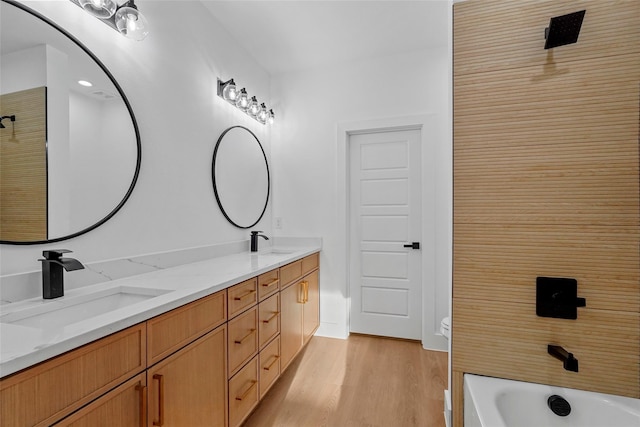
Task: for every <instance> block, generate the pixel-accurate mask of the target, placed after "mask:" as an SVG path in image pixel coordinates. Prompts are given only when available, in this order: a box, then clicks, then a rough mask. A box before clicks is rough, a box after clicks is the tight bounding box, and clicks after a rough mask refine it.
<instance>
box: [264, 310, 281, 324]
mask: <svg viewBox="0 0 640 427" xmlns="http://www.w3.org/2000/svg"><path fill="white" fill-rule="evenodd" d="M278 314H280V312H279V311H274V312H273V316H271V317H269V318H268V319H267V320H263V321H262V323H269V322H271V321H272V320H273V319H275V318H276V317H278Z"/></svg>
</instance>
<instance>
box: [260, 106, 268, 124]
mask: <svg viewBox="0 0 640 427" xmlns="http://www.w3.org/2000/svg"><path fill="white" fill-rule="evenodd" d="M268 117H269V112H268V111H267V106H266V105H264V103H262V104H261V105H260V111H259V112H258V121H259V122H260V123H267V118H268Z"/></svg>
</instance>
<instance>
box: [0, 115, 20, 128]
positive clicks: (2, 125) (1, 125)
mask: <svg viewBox="0 0 640 427" xmlns="http://www.w3.org/2000/svg"><path fill="white" fill-rule="evenodd" d="M4 119H9V120H11V121H12V122H15V121H16V116H14V115H11V116H2V117H0V129H4V128H6V126H5V125H4V123H2V121H3V120H4Z"/></svg>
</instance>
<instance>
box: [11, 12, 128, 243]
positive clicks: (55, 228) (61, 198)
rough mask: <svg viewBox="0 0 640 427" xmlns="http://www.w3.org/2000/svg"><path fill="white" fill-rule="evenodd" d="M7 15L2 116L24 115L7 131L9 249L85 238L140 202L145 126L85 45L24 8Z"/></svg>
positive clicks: (112, 79)
mask: <svg viewBox="0 0 640 427" xmlns="http://www.w3.org/2000/svg"><path fill="white" fill-rule="evenodd" d="M0 7H1V9H0V20H1V22H0V114H1V115H15V122H8V121H7V123H6V125H5V128H3V129H0V142H1V151H0V162H1V164H0V173H1V176H0V207H1V211H0V242H1V243H11V244H33V243H43V242H51V241H59V240H63V239H67V238H70V237H75V236H77V235H80V234H83V233H86V232H87V231H89V230H92V229H94V228H95V227H97V226H99V225H101V224H102V223H104V222H105V221H106V220H107V219H109V218H110V217H111V216H113V215H114V214H115V213H116V212H117V211H118V210H119V209H120V207H121V206H122V205H123V204H124V202H125V201H126V200H127V198H128V197H129V195H130V194H131V191H132V190H133V187H134V185H135V182H136V180H137V177H138V171H139V166H140V159H141V152H140V151H141V150H140V139H139V134H138V128H137V124H136V122H135V118H134V116H133V112H132V111H131V108H130V106H129V103H128V101H127V99H126V97H125V96H124V93H123V92H122V90H121V89H120V87H119V86H118V84H117V82H116V81H115V80H114V78H113V76H112V75H111V74H110V73H109V71H108V70H107V69H106V68H105V67H104V65H103V64H102V63H101V62H100V61H99V60H98V59H97V58H96V57H95V56H94V55H93V54H92V53H91V52H90V51H88V50H87V49H86V47H84V46H83V45H82V44H81V43H80V42H79V41H77V40H76V39H74V38H73V37H72V36H71V35H69V34H68V33H66V32H65V31H64V30H62V29H61V28H60V27H58V26H57V25H55V24H54V23H52V22H49V21H48V20H46V19H45V18H44V17H42V16H40V15H39V14H37V13H36V12H34V11H31V10H30V9H28V8H26V7H25V6H22V5H20V4H19V3H17V2H14V1H10V0H2V2H1V3H0ZM79 81H83V83H79ZM3 124H4V123H3Z"/></svg>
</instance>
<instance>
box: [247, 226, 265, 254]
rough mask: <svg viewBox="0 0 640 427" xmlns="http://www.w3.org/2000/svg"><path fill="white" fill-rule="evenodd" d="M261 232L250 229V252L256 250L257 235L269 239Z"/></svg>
mask: <svg viewBox="0 0 640 427" xmlns="http://www.w3.org/2000/svg"><path fill="white" fill-rule="evenodd" d="M258 233H262V231H252V232H251V252H258V236H260V237H262V238H263V239H264V240H269V238H268V237H267V236H265V235H264V234H258Z"/></svg>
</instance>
